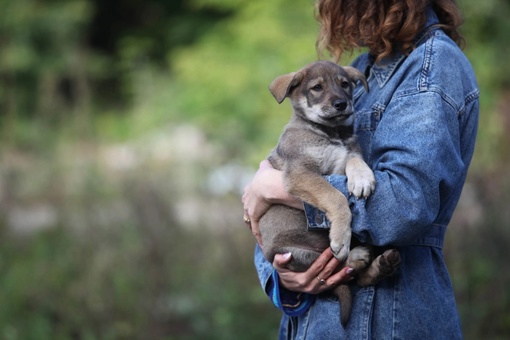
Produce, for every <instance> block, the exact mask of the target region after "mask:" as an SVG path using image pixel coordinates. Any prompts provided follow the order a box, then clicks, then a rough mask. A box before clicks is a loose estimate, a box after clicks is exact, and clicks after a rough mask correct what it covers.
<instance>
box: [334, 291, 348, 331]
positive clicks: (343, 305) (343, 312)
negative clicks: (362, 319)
mask: <svg viewBox="0 0 510 340" xmlns="http://www.w3.org/2000/svg"><path fill="white" fill-rule="evenodd" d="M334 292H335V295H336V296H337V297H338V302H339V303H340V322H341V323H342V326H343V327H344V328H345V327H346V326H347V323H348V322H349V318H350V317H351V309H352V293H351V289H350V288H349V286H348V285H339V286H338V287H336V288H335V290H334Z"/></svg>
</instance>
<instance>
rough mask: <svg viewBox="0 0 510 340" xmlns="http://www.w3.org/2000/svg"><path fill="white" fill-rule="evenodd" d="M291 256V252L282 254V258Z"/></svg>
mask: <svg viewBox="0 0 510 340" xmlns="http://www.w3.org/2000/svg"><path fill="white" fill-rule="evenodd" d="M291 256H292V253H285V254H283V258H284V259H285V260H288V259H290V257H291Z"/></svg>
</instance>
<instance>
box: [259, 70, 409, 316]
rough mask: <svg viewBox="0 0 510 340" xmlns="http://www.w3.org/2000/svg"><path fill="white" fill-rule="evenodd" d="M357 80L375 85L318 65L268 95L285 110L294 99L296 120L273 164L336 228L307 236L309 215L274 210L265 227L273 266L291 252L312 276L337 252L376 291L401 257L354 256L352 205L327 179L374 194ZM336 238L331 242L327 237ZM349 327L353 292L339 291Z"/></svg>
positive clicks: (283, 79) (362, 251)
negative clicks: (322, 259)
mask: <svg viewBox="0 0 510 340" xmlns="http://www.w3.org/2000/svg"><path fill="white" fill-rule="evenodd" d="M357 81H361V83H362V84H363V86H364V87H365V89H367V90H368V85H367V82H366V79H365V77H364V76H363V74H362V73H361V72H359V71H358V70H357V69H355V68H352V67H343V68H342V67H340V66H338V65H337V64H335V63H333V62H330V61H318V62H315V63H312V64H310V65H308V66H305V67H304V68H302V69H301V70H299V71H298V72H293V73H290V74H286V75H283V76H280V77H278V78H276V79H275V80H274V81H273V83H272V84H271V85H270V87H269V89H270V91H271V93H272V94H273V96H274V97H275V98H276V100H277V101H278V103H281V102H283V100H284V99H285V98H287V97H289V98H290V100H291V103H292V107H293V109H294V114H293V115H292V118H291V120H290V122H289V123H288V124H287V126H286V127H285V129H284V131H283V133H282V135H281V136H280V140H279V142H278V145H277V147H276V148H275V149H274V150H273V151H272V152H271V154H270V155H269V157H268V160H269V161H270V163H271V164H272V166H273V167H274V168H276V169H279V170H282V171H283V173H284V183H285V185H286V188H287V190H288V192H289V193H291V194H293V195H294V196H297V197H298V198H300V199H301V200H303V201H304V202H307V203H309V204H311V205H313V206H315V207H317V208H318V209H320V210H322V211H324V212H325V213H326V216H327V218H328V220H329V221H330V223H331V228H330V230H329V233H328V232H327V231H326V232H324V231H308V230H307V221H306V218H305V215H304V213H303V211H301V210H297V209H293V208H290V207H287V206H284V205H273V206H272V207H271V208H270V209H269V211H268V212H267V213H266V214H265V215H264V216H263V217H262V218H261V220H260V223H259V228H260V233H261V237H262V243H263V252H264V256H265V257H266V259H267V260H268V261H270V262H272V261H273V259H274V256H275V254H282V253H287V252H290V253H292V260H291V262H290V263H289V265H288V268H289V269H291V270H293V271H306V270H307V269H308V268H309V267H310V265H311V264H312V263H313V262H314V261H315V259H317V257H318V256H319V255H320V254H321V253H322V252H323V251H324V250H325V249H326V248H327V247H328V246H330V247H331V250H332V251H333V254H334V255H335V257H336V258H337V259H339V260H340V261H342V262H344V261H345V265H348V266H350V267H352V268H354V269H355V273H356V283H357V284H358V285H360V286H369V285H373V284H375V283H377V282H378V281H380V280H381V279H383V278H384V277H386V276H389V275H392V274H393V273H394V271H395V270H396V268H397V267H398V265H399V263H400V255H399V253H398V251H396V250H387V251H386V252H384V253H383V254H381V255H379V256H378V257H377V258H376V259H375V260H374V257H375V255H376V254H375V252H374V248H373V247H370V246H362V247H361V246H359V247H355V248H354V249H352V250H350V249H351V212H350V209H349V204H348V202H347V198H346V197H345V196H344V195H343V194H342V193H341V192H340V191H338V190H336V189H335V188H334V187H333V186H331V185H330V184H329V183H328V182H327V181H326V179H324V177H323V175H327V174H340V175H346V176H347V178H348V189H349V192H350V193H351V194H353V195H355V196H356V197H365V198H366V197H368V196H369V195H370V194H371V192H372V191H373V190H374V186H375V178H374V175H373V173H372V170H371V169H370V168H369V166H368V165H367V164H366V163H365V162H364V161H363V159H362V155H361V150H360V147H359V145H358V143H357V139H356V136H355V135H354V127H353V125H354V114H353V102H352V93H353V90H354V87H355V86H356V83H357ZM328 234H329V235H328ZM334 293H335V294H336V295H337V296H338V298H339V302H340V312H341V315H340V318H341V322H342V324H343V325H344V326H345V325H346V324H347V321H348V319H349V317H350V309H351V303H352V296H351V292H350V289H349V287H348V286H347V285H339V286H338V287H336V288H335V289H334Z"/></svg>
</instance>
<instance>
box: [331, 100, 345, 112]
mask: <svg viewBox="0 0 510 340" xmlns="http://www.w3.org/2000/svg"><path fill="white" fill-rule="evenodd" d="M331 104H332V105H333V107H334V108H335V109H336V110H337V111H344V110H345V109H346V108H347V106H348V105H349V103H348V102H347V100H343V99H336V100H334V101H333V103H331Z"/></svg>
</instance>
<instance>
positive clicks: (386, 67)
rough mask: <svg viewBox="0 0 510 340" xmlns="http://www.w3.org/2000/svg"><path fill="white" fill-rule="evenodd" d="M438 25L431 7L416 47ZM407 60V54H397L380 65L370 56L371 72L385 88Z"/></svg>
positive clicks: (417, 38)
mask: <svg viewBox="0 0 510 340" xmlns="http://www.w3.org/2000/svg"><path fill="white" fill-rule="evenodd" d="M437 24H439V19H438V18H437V15H436V13H435V12H434V10H433V9H432V7H430V6H429V7H428V8H427V22H426V23H425V27H424V29H423V30H422V31H421V33H420V34H418V36H417V37H416V39H415V41H416V46H418V45H420V44H421V43H422V42H423V41H424V38H425V37H426V36H428V33H430V32H431V31H433V30H435V29H437ZM405 58H406V55H405V54H403V53H401V52H396V53H394V54H393V55H391V56H388V57H386V58H384V59H382V60H381V61H380V62H379V63H375V58H374V57H373V56H369V59H370V64H371V72H372V74H373V75H374V77H375V79H376V80H377V83H378V84H379V86H380V87H383V86H384V85H385V84H386V82H387V81H388V80H389V79H390V77H391V76H392V75H393V73H394V72H395V70H396V69H397V68H398V66H399V65H400V63H401V62H402V61H403V60H404V59H405Z"/></svg>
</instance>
